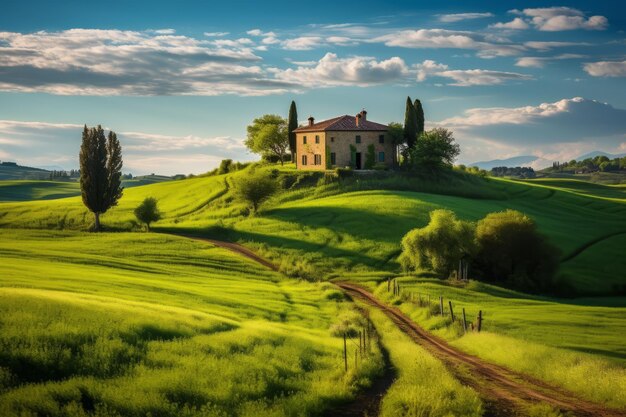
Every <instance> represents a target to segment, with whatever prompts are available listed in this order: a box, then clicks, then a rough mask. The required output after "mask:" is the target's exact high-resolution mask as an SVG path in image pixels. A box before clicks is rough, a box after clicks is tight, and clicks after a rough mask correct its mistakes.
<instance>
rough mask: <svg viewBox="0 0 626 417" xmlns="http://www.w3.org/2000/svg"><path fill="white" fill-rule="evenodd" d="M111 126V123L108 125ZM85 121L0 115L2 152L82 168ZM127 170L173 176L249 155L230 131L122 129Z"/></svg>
mask: <svg viewBox="0 0 626 417" xmlns="http://www.w3.org/2000/svg"><path fill="white" fill-rule="evenodd" d="M104 128H105V129H106V130H108V127H106V126H105V127H104ZM82 129H83V125H81V124H72V123H44V122H23V121H13V120H0V155H3V158H4V159H10V160H15V161H18V162H19V163H20V164H23V165H30V166H33V165H35V166H37V165H50V164H51V163H54V164H59V165H61V166H63V167H64V168H66V169H71V168H77V167H78V149H79V147H80V140H81V133H82ZM117 133H118V138H119V139H120V142H121V144H122V151H123V155H124V168H123V171H124V172H133V173H134V174H136V175H138V174H149V173H152V172H155V173H160V174H165V175H173V174H178V173H184V174H188V173H195V174H198V173H202V172H206V171H209V170H211V169H212V168H214V167H215V166H217V165H218V164H219V161H220V160H221V159H224V158H231V159H236V160H249V159H250V156H249V155H248V154H247V153H246V150H245V147H244V145H243V141H242V140H241V139H237V138H232V137H228V136H219V137H207V136H197V135H184V136H177V135H162V134H153V133H144V132H123V131H122V132H117Z"/></svg>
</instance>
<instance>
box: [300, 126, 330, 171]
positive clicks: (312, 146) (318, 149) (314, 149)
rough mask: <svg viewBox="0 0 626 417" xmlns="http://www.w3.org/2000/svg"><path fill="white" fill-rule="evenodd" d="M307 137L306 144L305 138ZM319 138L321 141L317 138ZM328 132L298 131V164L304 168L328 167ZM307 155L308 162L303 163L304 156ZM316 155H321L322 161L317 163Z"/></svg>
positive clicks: (321, 168)
mask: <svg viewBox="0 0 626 417" xmlns="http://www.w3.org/2000/svg"><path fill="white" fill-rule="evenodd" d="M305 137H306V144H305V143H304V138H305ZM316 137H318V138H319V143H316V142H317V141H316V140H315V138H316ZM325 138H326V134H325V132H306V133H296V166H297V167H298V169H304V170H323V169H326V142H325ZM303 155H305V156H306V159H307V164H306V165H304V164H303V163H302V156H303ZM315 155H320V158H321V162H320V163H319V164H317V165H316V164H315Z"/></svg>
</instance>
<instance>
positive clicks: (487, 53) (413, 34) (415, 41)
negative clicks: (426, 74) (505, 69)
mask: <svg viewBox="0 0 626 417" xmlns="http://www.w3.org/2000/svg"><path fill="white" fill-rule="evenodd" d="M372 41H373V42H383V43H384V44H385V45H387V46H398V47H402V48H456V49H473V50H477V51H478V55H479V56H481V57H484V58H491V57H495V56H512V55H519V53H520V52H521V51H522V50H524V48H523V47H520V46H519V45H514V44H511V43H509V42H506V39H502V38H498V37H494V36H493V35H489V34H487V35H483V34H479V33H476V32H468V31H454V30H446V29H418V30H401V31H397V32H392V33H389V34H386V35H382V36H379V37H376V38H374V39H373V40H372Z"/></svg>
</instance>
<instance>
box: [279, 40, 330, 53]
mask: <svg viewBox="0 0 626 417" xmlns="http://www.w3.org/2000/svg"><path fill="white" fill-rule="evenodd" d="M323 44H324V39H323V38H321V37H320V36H300V37H298V38H293V39H287V40H284V41H282V43H281V45H282V47H283V48H284V49H287V50H292V51H308V50H310V49H315V48H319V47H320V46H322V45H323Z"/></svg>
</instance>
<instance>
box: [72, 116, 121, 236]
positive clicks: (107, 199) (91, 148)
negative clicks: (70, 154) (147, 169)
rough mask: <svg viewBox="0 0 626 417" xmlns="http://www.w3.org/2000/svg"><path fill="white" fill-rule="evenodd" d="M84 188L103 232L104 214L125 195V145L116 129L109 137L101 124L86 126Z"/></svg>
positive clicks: (82, 169)
mask: <svg viewBox="0 0 626 417" xmlns="http://www.w3.org/2000/svg"><path fill="white" fill-rule="evenodd" d="M79 160H80V191H81V196H82V199H83V203H84V204H85V206H86V207H87V208H88V209H89V210H90V211H91V212H92V213H93V214H94V230H95V231H100V229H101V227H100V215H101V214H103V213H106V211H107V210H108V209H109V208H111V207H113V206H116V205H117V202H118V200H119V199H120V198H121V197H122V192H123V188H122V186H121V185H122V147H121V145H120V142H119V140H118V139H117V135H116V134H115V132H113V131H110V132H109V135H108V137H106V136H105V134H104V130H103V129H102V127H101V126H100V125H98V127H92V128H87V125H85V128H84V129H83V139H82V143H81V146H80V155H79Z"/></svg>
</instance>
